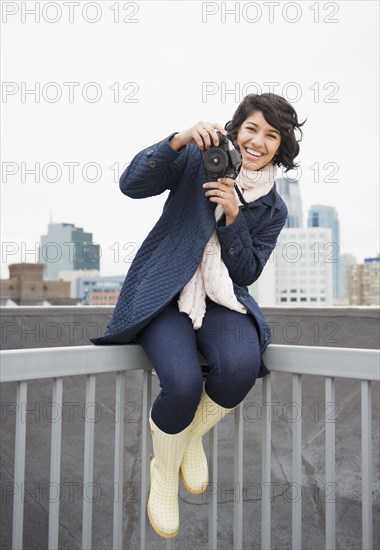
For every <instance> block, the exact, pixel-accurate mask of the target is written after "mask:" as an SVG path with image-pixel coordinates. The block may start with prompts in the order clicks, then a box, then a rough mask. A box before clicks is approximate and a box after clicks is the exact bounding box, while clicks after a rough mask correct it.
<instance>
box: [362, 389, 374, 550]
mask: <svg viewBox="0 0 380 550" xmlns="http://www.w3.org/2000/svg"><path fill="white" fill-rule="evenodd" d="M361 409H362V410H361V413H362V414H361V417H362V542H363V549H364V550H371V549H372V545H373V541H372V393H371V382H369V381H368V380H363V381H362V383H361Z"/></svg>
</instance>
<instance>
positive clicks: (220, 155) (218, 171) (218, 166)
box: [201, 132, 241, 181]
mask: <svg viewBox="0 0 380 550" xmlns="http://www.w3.org/2000/svg"><path fill="white" fill-rule="evenodd" d="M217 134H218V138H219V145H218V146H217V147H216V146H215V145H212V146H211V147H210V148H209V149H205V150H203V151H201V154H202V160H203V165H204V167H205V170H206V174H207V181H216V180H217V179H218V178H231V179H235V178H236V176H237V175H238V173H239V170H240V167H241V156H240V153H239V151H238V150H237V149H235V147H234V145H233V143H232V141H231V140H230V139H228V137H227V136H224V135H223V134H221V133H220V132H217Z"/></svg>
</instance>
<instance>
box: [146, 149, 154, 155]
mask: <svg viewBox="0 0 380 550" xmlns="http://www.w3.org/2000/svg"><path fill="white" fill-rule="evenodd" d="M145 154H146V156H147V157H151V156H152V155H153V149H149V151H147V152H146V153H145Z"/></svg>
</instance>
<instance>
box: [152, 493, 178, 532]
mask: <svg viewBox="0 0 380 550" xmlns="http://www.w3.org/2000/svg"><path fill="white" fill-rule="evenodd" d="M146 510H147V512H148V518H149V521H150V524H151V526H152V527H153V529H154V531H155V532H156V533H157V535H160V537H163V538H164V539H172V538H173V537H176V536H177V535H178V531H179V527H178V529H177V530H176V531H175V532H174V533H164V532H163V531H161V529H159V528H158V527H157V525H156V524H155V523H154V521H153V518H152V516H151V515H150V512H149V502H148V504H147V507H146Z"/></svg>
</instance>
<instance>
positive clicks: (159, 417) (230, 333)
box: [138, 297, 260, 434]
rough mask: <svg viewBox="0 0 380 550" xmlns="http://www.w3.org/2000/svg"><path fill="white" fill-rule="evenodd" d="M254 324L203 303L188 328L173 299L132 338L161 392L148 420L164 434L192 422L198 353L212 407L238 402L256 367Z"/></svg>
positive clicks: (186, 318) (198, 372) (199, 389)
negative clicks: (197, 321)
mask: <svg viewBox="0 0 380 550" xmlns="http://www.w3.org/2000/svg"><path fill="white" fill-rule="evenodd" d="M257 331H258V329H257V324H256V320H255V319H254V318H253V317H252V316H251V315H249V314H243V313H238V312H236V311H232V310H230V309H228V308H226V307H224V306H221V305H219V304H216V303H215V302H213V301H212V300H210V299H209V298H207V300H206V314H205V316H204V318H203V323H202V327H201V328H200V329H199V330H194V328H193V325H192V322H191V319H190V318H189V316H188V315H187V314H186V313H180V312H179V311H178V304H177V297H176V298H175V299H174V300H173V301H172V302H171V303H170V304H169V305H168V306H167V307H165V308H164V309H163V310H162V311H161V313H159V314H158V315H157V316H156V317H155V318H154V319H153V320H152V321H150V323H149V324H148V325H147V326H146V327H145V328H144V329H143V330H142V331H141V332H140V333H139V334H138V340H139V342H140V344H141V345H142V347H143V348H144V350H145V352H146V354H147V355H148V357H149V359H150V360H151V362H152V364H153V367H154V370H155V371H156V373H157V376H158V378H159V381H160V387H161V392H160V394H159V395H158V397H157V399H156V400H155V402H154V404H153V407H152V413H151V416H152V420H153V422H154V423H155V424H156V425H157V426H158V428H160V429H161V430H162V431H164V432H165V433H169V434H175V433H179V432H181V431H182V430H184V429H185V428H186V427H187V426H188V425H189V424H190V423H191V421H192V420H193V418H194V414H195V411H196V409H197V406H198V403H199V401H200V398H201V393H202V387H203V375H202V369H201V366H200V363H199V358H198V351H200V352H201V353H202V355H203V356H204V357H205V358H206V359H207V361H208V365H209V369H210V373H209V374H208V375H207V378H206V381H205V390H206V392H207V394H208V395H209V397H211V399H212V400H213V401H214V402H215V403H217V404H218V405H220V406H222V407H226V408H232V407H235V406H236V405H238V404H239V403H241V401H242V400H243V399H244V397H245V396H246V395H247V393H248V392H249V390H250V389H251V388H252V386H253V385H254V383H255V381H256V378H257V375H258V372H259V369H260V347H259V337H258V332H257Z"/></svg>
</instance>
